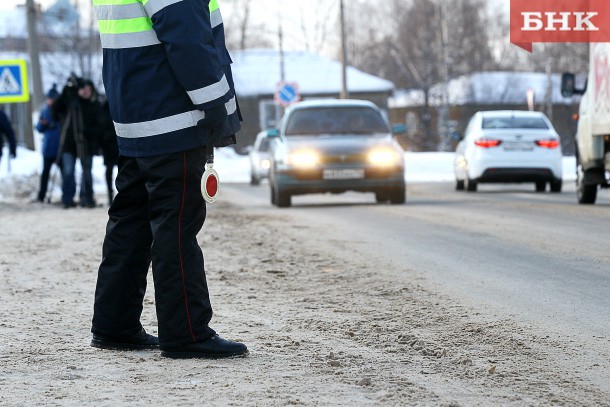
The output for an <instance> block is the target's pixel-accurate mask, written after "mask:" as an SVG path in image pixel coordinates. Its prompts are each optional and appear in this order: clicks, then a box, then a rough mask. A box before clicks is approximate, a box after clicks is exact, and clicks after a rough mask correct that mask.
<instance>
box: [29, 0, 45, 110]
mask: <svg viewBox="0 0 610 407" xmlns="http://www.w3.org/2000/svg"><path fill="white" fill-rule="evenodd" d="M25 6H26V10H27V25H28V38H27V44H28V53H29V55H30V69H31V72H32V88H33V89H32V108H33V109H38V108H39V107H40V106H42V104H43V103H44V96H43V91H42V74H41V73H40V47H39V45H38V30H37V29H36V20H37V19H36V14H37V11H36V5H35V4H34V0H26V1H25Z"/></svg>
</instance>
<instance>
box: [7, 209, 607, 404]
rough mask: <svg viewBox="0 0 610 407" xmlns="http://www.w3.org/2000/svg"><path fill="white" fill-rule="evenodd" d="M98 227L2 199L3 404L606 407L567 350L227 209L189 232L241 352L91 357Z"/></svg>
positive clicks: (346, 249) (350, 253) (150, 325)
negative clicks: (565, 359) (236, 355)
mask: <svg viewBox="0 0 610 407" xmlns="http://www.w3.org/2000/svg"><path fill="white" fill-rule="evenodd" d="M105 219H106V214H105V209H102V208H98V209H93V210H85V209H76V210H71V211H64V210H62V209H60V208H58V207H55V206H37V205H28V204H25V203H21V202H18V201H17V202H15V203H0V224H1V225H2V230H3V233H2V234H0V295H1V298H2V301H1V302H0V337H1V338H2V340H1V341H0V365H1V366H2V369H0V388H1V389H2V391H1V392H0V404H2V405H5V404H6V405H22V404H28V405H48V404H62V405H93V404H95V405H117V404H130V405H149V404H161V403H162V404H164V405H195V404H201V403H206V404H212V405H287V404H297V405H298V404H304V405H366V404H369V405H496V404H504V405H519V406H520V405H609V404H610V403H609V399H608V395H607V394H603V393H601V392H599V391H597V390H595V389H593V388H590V387H588V386H587V385H586V384H584V382H582V381H580V380H579V379H577V378H576V377H574V376H573V375H571V374H570V372H566V371H565V369H563V368H561V367H560V366H557V365H555V364H554V362H553V358H552V357H551V354H552V353H553V352H554V351H555V350H556V349H558V348H561V347H562V346H564V344H561V343H554V342H553V341H552V340H551V339H549V338H545V337H541V336H538V335H536V334H535V333H534V332H531V331H529V330H528V329H527V328H526V327H522V326H519V325H517V324H516V323H514V322H513V321H510V320H497V319H492V318H490V317H485V316H483V315H482V314H479V313H478V312H477V310H473V309H468V308H467V307H464V306H462V305H461V304H459V303H455V302H454V301H453V300H451V299H449V298H446V297H444V296H442V295H439V294H438V293H436V292H434V291H433V290H431V289H430V287H429V286H428V285H427V283H426V282H425V281H423V280H420V279H419V278H418V277H416V273H412V272H411V271H410V270H409V269H408V267H405V266H399V265H395V264H394V265H393V264H379V263H377V264H372V262H371V261H370V260H367V259H366V258H365V257H364V256H362V255H359V254H358V252H357V251H356V250H354V247H353V245H351V244H350V243H349V241H348V240H347V239H346V241H332V242H330V241H326V240H325V237H324V235H323V234H320V233H319V231H315V230H311V228H310V227H309V226H308V225H304V224H296V223H295V221H294V220H293V219H291V218H290V217H289V216H287V215H286V214H285V213H277V214H269V213H260V212H247V211H246V210H244V209H242V208H240V207H238V206H234V205H231V203H229V202H226V201H222V202H221V203H220V204H219V205H217V206H215V207H214V208H213V209H212V210H211V211H210V214H209V216H208V220H207V222H206V228H205V229H204V232H202V234H201V235H200V243H201V245H202V247H203V248H204V253H205V255H206V268H207V274H208V279H209V284H210V290H211V294H212V302H213V304H214V305H215V310H216V315H215V318H214V320H213V327H214V328H215V329H216V330H217V331H218V332H219V333H220V334H221V335H223V336H226V337H228V338H231V339H237V340H243V341H245V342H246V343H247V344H248V345H249V347H250V349H251V355H250V356H249V357H248V358H245V359H235V360H224V361H223V360H220V361H205V360H204V361H195V360H189V361H175V360H167V359H164V358H161V357H160V356H159V354H158V352H148V351H147V352H131V353H120V352H109V351H100V350H96V349H93V348H90V347H89V346H88V342H89V339H90V334H89V324H90V317H91V308H92V300H93V290H94V285H95V276H96V267H97V264H98V261H99V257H100V248H101V240H102V238H103V231H104V226H105ZM384 268H393V269H394V270H393V271H394V272H393V273H380V272H379V270H380V269H384ZM397 274H400V275H401V278H400V279H398V280H397V279H394V278H390V277H389V276H391V275H392V276H395V275H397ZM149 287H150V288H149V292H148V293H147V296H146V303H145V311H144V315H143V324H144V326H145V327H146V328H147V329H148V330H149V331H150V332H153V333H154V332H155V331H156V320H155V316H154V303H153V298H154V297H153V290H152V288H153V287H152V281H151V282H150V285H149Z"/></svg>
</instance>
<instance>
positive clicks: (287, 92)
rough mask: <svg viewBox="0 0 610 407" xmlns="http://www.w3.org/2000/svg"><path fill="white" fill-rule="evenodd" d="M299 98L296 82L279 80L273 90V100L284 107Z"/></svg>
mask: <svg viewBox="0 0 610 407" xmlns="http://www.w3.org/2000/svg"><path fill="white" fill-rule="evenodd" d="M299 100H301V94H300V93H299V85H298V84H297V83H296V82H279V83H278V84H277V91H276V92H275V101H276V102H277V103H278V104H280V105H282V106H284V107H286V106H289V105H291V104H293V103H296V102H298V101H299Z"/></svg>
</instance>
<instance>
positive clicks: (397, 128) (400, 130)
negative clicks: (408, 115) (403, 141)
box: [392, 123, 407, 134]
mask: <svg viewBox="0 0 610 407" xmlns="http://www.w3.org/2000/svg"><path fill="white" fill-rule="evenodd" d="M406 132H407V126H405V125H404V124H402V123H400V124H393V125H392V133H394V134H405V133H406Z"/></svg>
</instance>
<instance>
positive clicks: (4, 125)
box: [0, 109, 17, 158]
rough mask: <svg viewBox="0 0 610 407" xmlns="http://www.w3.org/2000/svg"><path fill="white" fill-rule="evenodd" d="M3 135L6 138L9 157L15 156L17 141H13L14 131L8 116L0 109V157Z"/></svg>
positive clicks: (0, 154)
mask: <svg viewBox="0 0 610 407" xmlns="http://www.w3.org/2000/svg"><path fill="white" fill-rule="evenodd" d="M3 135H4V136H6V138H7V139H8V146H9V147H8V148H9V157H10V158H15V157H16V156H17V142H16V141H15V131H14V130H13V126H11V122H10V121H9V119H8V116H7V115H6V113H4V111H3V110H2V109H0V158H2V149H3V148H4V137H3Z"/></svg>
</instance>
